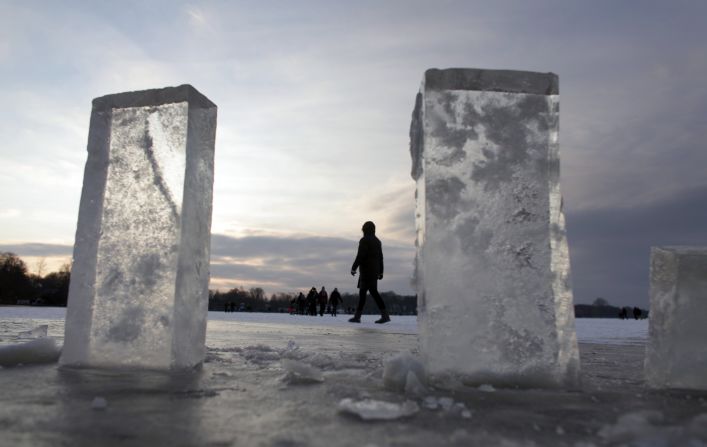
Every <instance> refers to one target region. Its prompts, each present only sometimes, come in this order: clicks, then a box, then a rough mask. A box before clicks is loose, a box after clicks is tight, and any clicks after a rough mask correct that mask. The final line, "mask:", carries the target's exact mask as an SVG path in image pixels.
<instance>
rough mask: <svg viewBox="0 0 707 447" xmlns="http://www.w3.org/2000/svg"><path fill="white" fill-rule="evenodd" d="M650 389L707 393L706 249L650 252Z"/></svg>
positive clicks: (647, 373) (656, 249)
mask: <svg viewBox="0 0 707 447" xmlns="http://www.w3.org/2000/svg"><path fill="white" fill-rule="evenodd" d="M650 281H651V282H650V297H651V303H650V313H649V314H648V316H649V318H650V320H649V323H648V345H647V347H646V359H645V377H646V383H647V384H648V385H649V386H651V387H654V388H692V389H702V390H707V324H706V323H705V317H706V316H707V247H652V248H651V279H650Z"/></svg>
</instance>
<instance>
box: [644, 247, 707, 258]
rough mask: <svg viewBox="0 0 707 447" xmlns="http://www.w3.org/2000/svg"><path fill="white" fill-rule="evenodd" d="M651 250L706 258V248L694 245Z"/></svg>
mask: <svg viewBox="0 0 707 447" xmlns="http://www.w3.org/2000/svg"><path fill="white" fill-rule="evenodd" d="M651 248H652V249H653V250H661V251H667V252H670V253H672V254H674V255H703V256H707V247H700V246H696V245H669V246H659V247H651Z"/></svg>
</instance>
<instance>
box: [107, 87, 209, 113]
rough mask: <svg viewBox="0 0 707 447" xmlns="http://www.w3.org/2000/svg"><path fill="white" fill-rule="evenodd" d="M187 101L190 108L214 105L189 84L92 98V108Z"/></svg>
mask: <svg viewBox="0 0 707 447" xmlns="http://www.w3.org/2000/svg"><path fill="white" fill-rule="evenodd" d="M185 101H186V102H188V103H189V108H190V109H210V108H213V107H216V104H214V103H213V102H211V101H210V100H209V98H207V97H206V96H204V95H202V94H201V93H199V91H198V90H197V89H195V88H194V87H192V86H191V85H189V84H182V85H180V86H178V87H165V88H156V89H152V90H139V91H136V92H125V93H116V94H113V95H106V96H101V97H99V98H95V99H94V100H93V110H94V111H101V110H110V109H124V108H127V107H150V106H161V105H163V104H174V103H178V102H185Z"/></svg>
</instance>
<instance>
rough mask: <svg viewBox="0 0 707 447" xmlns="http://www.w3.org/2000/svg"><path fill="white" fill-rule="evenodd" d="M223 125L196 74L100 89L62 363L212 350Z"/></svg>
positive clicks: (175, 358) (163, 365)
mask: <svg viewBox="0 0 707 447" xmlns="http://www.w3.org/2000/svg"><path fill="white" fill-rule="evenodd" d="M215 132H216V105H215V104H213V103H212V102H211V101H209V100H208V99H207V98H206V97H205V96H203V95H202V94H201V93H199V92H198V91H196V89H194V88H193V87H192V86H190V85H181V86H179V87H172V88H164V89H156V90H146V91H139V92H128V93H120V94H115V95H108V96H103V97H101V98H96V99H94V100H93V109H92V112H91V124H90V129H89V135H88V160H87V162H86V169H85V172H84V183H83V192H82V194H81V204H80V209H79V219H78V226H77V230H76V240H75V245H74V259H73V267H72V271H71V286H70V290H69V303H68V309H67V314H66V330H65V340H64V348H63V352H62V355H61V359H60V362H61V363H62V364H64V365H84V366H105V367H112V366H126V367H144V368H155V369H167V368H184V367H191V366H195V365H198V364H199V363H201V362H202V361H203V359H204V354H205V346H204V340H205V336H206V314H207V306H208V281H209V250H210V235H211V203H212V188H213V173H214V139H215Z"/></svg>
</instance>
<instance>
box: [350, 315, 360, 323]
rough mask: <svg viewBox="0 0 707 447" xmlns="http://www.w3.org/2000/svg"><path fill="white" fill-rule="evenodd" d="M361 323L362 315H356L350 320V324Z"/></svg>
mask: <svg viewBox="0 0 707 447" xmlns="http://www.w3.org/2000/svg"><path fill="white" fill-rule="evenodd" d="M360 322H361V315H358V314H356V315H354V316H353V317H351V318H349V323H360Z"/></svg>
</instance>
